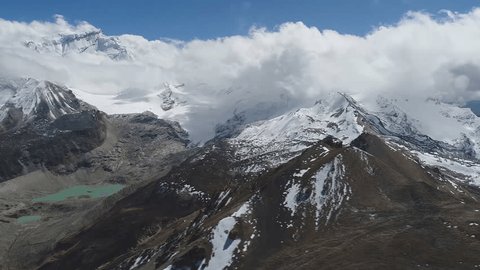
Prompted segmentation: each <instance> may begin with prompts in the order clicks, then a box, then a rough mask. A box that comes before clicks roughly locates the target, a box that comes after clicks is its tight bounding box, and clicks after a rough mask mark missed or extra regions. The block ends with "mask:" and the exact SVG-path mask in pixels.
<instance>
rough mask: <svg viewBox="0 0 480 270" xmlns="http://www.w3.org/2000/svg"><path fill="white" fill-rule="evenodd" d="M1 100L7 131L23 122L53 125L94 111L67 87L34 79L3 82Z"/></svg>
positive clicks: (0, 82)
mask: <svg viewBox="0 0 480 270" xmlns="http://www.w3.org/2000/svg"><path fill="white" fill-rule="evenodd" d="M0 96H1V97H2V98H1V99H0V108H1V109H0V122H1V124H2V127H3V128H7V129H8V128H9V127H13V126H15V125H17V124H19V123H21V122H29V121H32V120H37V121H38V120H40V119H44V120H47V121H53V120H55V119H57V118H59V117H60V116H62V115H66V114H72V113H78V112H81V111H82V110H85V109H91V108H93V107H91V106H90V105H87V104H86V103H84V102H83V101H81V100H79V99H77V98H76V97H75V95H74V94H73V93H72V91H70V90H69V89H67V88H65V87H62V86H59V85H57V84H54V83H51V82H49V81H38V80H35V79H32V78H26V79H11V80H7V79H2V80H0Z"/></svg>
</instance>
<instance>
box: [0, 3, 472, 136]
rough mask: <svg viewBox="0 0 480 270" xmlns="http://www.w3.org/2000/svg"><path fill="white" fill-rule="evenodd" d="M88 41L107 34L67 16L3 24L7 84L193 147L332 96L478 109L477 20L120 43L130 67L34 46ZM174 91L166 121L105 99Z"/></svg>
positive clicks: (1, 59) (413, 18) (130, 38)
mask: <svg viewBox="0 0 480 270" xmlns="http://www.w3.org/2000/svg"><path fill="white" fill-rule="evenodd" d="M91 31H99V29H97V28H96V27H95V26H92V25H90V24H89V23H87V22H81V23H78V24H70V23H68V22H67V21H65V19H64V18H63V17H61V16H57V17H56V19H55V21H53V22H37V21H34V22H30V23H25V22H16V21H8V20H2V19H0V76H7V77H8V76H12V77H19V76H22V77H25V76H28V77H33V78H37V79H42V80H43V79H45V80H51V81H55V82H59V83H62V84H65V85H67V86H69V87H72V88H73V89H77V90H78V91H81V92H82V93H85V95H84V97H85V99H87V101H89V102H91V103H93V104H94V105H96V106H98V107H99V108H100V109H102V110H105V111H106V112H109V113H112V112H133V111H143V110H147V109H150V110H152V111H154V112H156V113H158V114H160V116H163V117H169V118H172V119H175V120H179V121H180V122H181V123H182V124H183V125H184V126H185V127H186V128H187V129H188V130H189V131H190V132H191V134H192V136H194V139H196V140H205V139H207V138H209V137H211V136H212V134H213V130H214V127H215V126H216V125H217V124H218V123H223V122H225V121H226V120H227V119H229V118H231V117H232V116H233V114H234V113H236V114H239V113H242V112H247V113H246V114H245V117H246V120H247V121H253V120H259V119H262V118H265V117H271V116H274V115H278V114H281V113H284V112H286V111H288V110H292V109H295V108H298V107H305V106H311V105H312V104H313V103H314V101H315V100H318V99H321V98H322V96H323V95H325V94H326V93H328V92H331V91H343V92H346V93H348V94H351V95H353V96H355V97H356V98H357V99H359V100H360V101H363V102H368V101H369V100H371V99H372V98H373V97H375V96H376V95H378V94H381V95H386V96H392V95H393V96H404V97H409V98H417V99H425V98H429V97H432V98H437V99H440V100H443V101H446V102H455V103H459V104H463V103H465V102H467V101H470V100H476V99H480V91H479V90H480V53H479V48H480V9H473V10H472V11H470V12H468V13H465V14H460V13H453V12H450V11H445V12H443V13H442V14H441V15H437V16H433V15H430V14H425V13H421V12H410V13H407V14H406V15H405V16H404V17H403V18H402V19H400V20H399V22H398V23H396V24H395V25H389V26H381V27H378V28H376V29H373V30H372V31H371V32H370V33H369V34H367V35H365V36H355V35H346V34H341V33H338V32H336V31H334V30H320V29H317V28H315V27H308V26H306V25H304V24H303V23H301V22H296V23H285V24H282V25H280V26H278V28H277V29H275V30H273V31H269V30H266V29H257V28H254V29H252V30H251V31H250V33H249V35H247V36H231V37H224V38H218V39H215V40H192V41H188V42H183V41H175V40H146V39H144V38H143V37H141V36H134V35H122V36H118V37H115V38H114V39H115V41H116V42H118V43H119V44H120V45H121V46H122V48H125V49H126V50H127V52H128V54H129V56H130V57H129V58H128V59H123V60H115V59H112V58H111V57H109V56H108V55H106V54H105V53H104V52H102V51H88V52H84V53H67V54H59V53H58V52H53V51H52V52H50V51H46V52H43V51H42V52H40V53H39V52H37V51H35V50H33V49H32V48H27V47H26V46H25V42H28V41H33V42H36V43H42V42H45V41H46V40H47V41H48V40H52V39H55V38H58V36H59V35H60V34H62V35H68V34H81V33H85V32H91ZM66 49H68V48H66ZM165 82H168V83H172V84H184V86H183V87H182V88H179V89H178V93H175V94H176V95H179V99H181V100H182V101H183V102H184V103H183V105H182V108H181V109H177V110H173V111H171V112H162V110H160V109H159V107H156V105H155V104H154V105H152V104H149V103H148V102H145V103H138V104H137V105H136V106H134V105H131V106H127V105H125V106H123V107H122V106H120V107H119V106H117V107H115V106H111V104H106V103H105V102H107V101H105V100H107V98H105V99H102V98H99V97H100V96H98V95H102V96H105V97H108V96H112V95H113V96H115V95H118V94H119V93H128V95H129V96H135V95H138V98H139V99H140V100H141V99H142V98H143V97H144V100H147V101H148V100H149V97H150V96H151V95H154V94H155V93H156V92H158V91H159V89H161V88H162V87H163V83H165ZM125 91H127V92H125ZM107 103H108V102H107ZM152 106H154V108H151V107H152Z"/></svg>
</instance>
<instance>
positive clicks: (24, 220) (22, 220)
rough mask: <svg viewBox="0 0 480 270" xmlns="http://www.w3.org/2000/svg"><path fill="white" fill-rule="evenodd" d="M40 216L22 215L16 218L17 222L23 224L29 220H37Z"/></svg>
mask: <svg viewBox="0 0 480 270" xmlns="http://www.w3.org/2000/svg"><path fill="white" fill-rule="evenodd" d="M41 218H42V217H41V216H22V217H18V218H17V222H18V223H20V224H25V223H29V222H34V221H39V220H40V219H41Z"/></svg>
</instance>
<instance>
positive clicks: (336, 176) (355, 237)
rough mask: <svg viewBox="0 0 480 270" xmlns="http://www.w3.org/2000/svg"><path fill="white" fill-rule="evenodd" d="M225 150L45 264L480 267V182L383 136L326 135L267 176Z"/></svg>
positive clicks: (192, 164) (195, 163)
mask: <svg viewBox="0 0 480 270" xmlns="http://www.w3.org/2000/svg"><path fill="white" fill-rule="evenodd" d="M210 149H212V147H211V146H210ZM213 149H214V150H211V151H208V154H206V155H205V156H204V153H199V154H197V156H196V157H195V156H194V157H191V158H190V159H188V160H186V161H185V162H183V163H182V164H181V165H180V166H179V167H177V168H175V169H174V170H172V171H171V172H170V173H169V174H168V175H167V176H165V177H163V178H160V179H158V180H157V181H156V182H154V183H152V184H150V185H149V186H147V187H145V188H143V189H141V190H139V191H138V192H136V193H134V194H132V195H130V196H128V197H126V198H124V199H123V200H122V201H120V202H119V203H117V205H116V206H115V207H114V208H113V210H112V211H111V212H110V213H109V214H108V215H106V216H104V217H103V218H102V220H101V221H100V222H99V223H97V224H95V225H94V226H92V227H91V228H88V229H86V230H84V231H83V232H81V233H80V234H78V235H76V236H74V237H71V238H68V239H64V240H63V241H62V242H61V244H59V245H57V246H56V248H55V250H56V252H55V254H54V255H52V256H51V257H49V259H48V260H47V261H46V262H45V263H44V264H43V266H42V267H41V268H40V269H94V268H100V269H132V268H133V269H137V268H138V269H164V268H166V267H167V266H168V267H170V268H168V269H203V268H204V267H205V269H215V268H216V267H220V268H222V267H221V266H223V264H222V262H221V261H222V259H221V258H220V260H219V256H227V260H228V259H230V261H229V264H230V263H231V264H230V266H229V269H292V268H293V269H385V268H391V269H424V268H425V269H428V268H434V269H473V268H474V267H478V266H477V265H479V264H480V262H479V259H478V256H477V254H478V252H479V251H480V243H479V242H478V240H477V238H476V237H477V235H478V233H480V231H479V228H478V226H477V225H475V224H478V220H479V219H480V213H479V212H478V210H477V209H480V204H479V203H478V199H479V190H478V188H475V187H471V186H466V185H461V184H459V185H452V184H451V182H450V181H449V179H447V177H448V176H445V175H442V174H441V173H440V172H439V171H438V170H435V169H431V168H427V167H423V166H422V165H420V164H419V163H418V162H416V161H415V160H413V159H411V158H409V157H408V155H405V154H404V153H403V152H402V151H395V150H394V149H392V148H391V147H390V146H388V145H386V144H385V143H384V142H383V140H382V139H381V138H379V137H377V136H375V135H371V134H363V135H361V136H360V137H359V138H358V139H356V140H355V141H354V142H352V146H343V147H342V146H339V145H338V144H332V143H331V140H324V142H319V143H318V144H317V145H315V146H312V147H310V148H308V149H307V150H305V151H304V152H303V153H302V154H301V155H300V156H299V157H297V158H295V159H293V160H291V161H289V162H288V163H286V164H283V165H281V166H280V167H278V168H276V169H273V170H270V171H268V172H265V173H263V174H261V175H249V174H244V173H242V172H235V166H234V164H232V163H228V160H229V155H228V153H229V151H228V149H225V148H223V147H222V144H221V143H219V144H217V145H216V147H214V148H213ZM198 157H203V158H201V159H198ZM299 172H303V174H302V175H301V173H299ZM185 185H188V186H189V187H191V188H190V191H186V190H185V188H184V187H185ZM294 186H295V188H294ZM192 190H195V191H196V192H191V191H192ZM292 192H293V196H291V198H293V201H288V199H287V197H288V196H289V194H292ZM293 208H294V210H293V211H292V209H293ZM239 209H240V210H239ZM242 209H243V210H242ZM229 223H232V224H233V225H232V224H229ZM216 228H218V229H216ZM218 245H220V246H218ZM234 246H235V247H236V248H232V247H234ZM218 247H220V248H219V249H217V248H218ZM229 252H230V253H229ZM215 253H216V254H215ZM229 254H231V255H229ZM228 256H231V257H230V258H228ZM220 268H217V269H220Z"/></svg>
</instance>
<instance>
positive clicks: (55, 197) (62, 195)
mask: <svg viewBox="0 0 480 270" xmlns="http://www.w3.org/2000/svg"><path fill="white" fill-rule="evenodd" d="M124 187H125V185H121V184H108V185H95V186H93V185H92V186H89V185H77V186H73V187H69V188H66V189H62V190H60V191H59V192H57V193H53V194H50V195H47V196H44V197H39V198H35V199H33V200H32V201H33V202H61V201H64V200H69V199H80V198H92V199H95V198H102V197H108V196H110V195H113V194H115V193H117V192H119V191H120V190H122V189H123V188H124Z"/></svg>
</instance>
